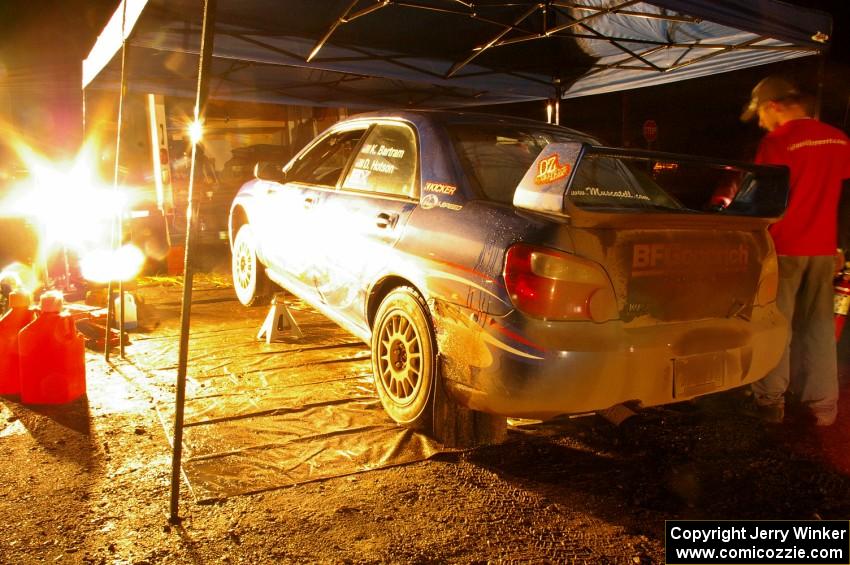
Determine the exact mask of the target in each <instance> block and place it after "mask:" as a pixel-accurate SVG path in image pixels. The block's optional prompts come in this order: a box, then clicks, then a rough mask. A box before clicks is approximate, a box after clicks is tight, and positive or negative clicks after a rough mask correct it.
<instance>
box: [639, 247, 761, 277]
mask: <svg viewBox="0 0 850 565" xmlns="http://www.w3.org/2000/svg"><path fill="white" fill-rule="evenodd" d="M748 262H749V250H748V249H747V247H746V246H745V245H744V244H741V245H739V246H738V247H735V248H732V249H723V248H714V249H695V248H693V247H691V246H687V245H682V244H678V243H636V244H635V245H634V247H633V249H632V276H635V277H641V276H643V277H646V276H652V275H661V274H669V273H671V272H679V271H690V270H700V271H705V270H709V271H714V270H717V269H721V270H723V271H727V272H731V271H743V270H746V268H747V265H748Z"/></svg>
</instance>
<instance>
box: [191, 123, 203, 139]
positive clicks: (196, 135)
mask: <svg viewBox="0 0 850 565" xmlns="http://www.w3.org/2000/svg"><path fill="white" fill-rule="evenodd" d="M203 137H204V126H203V125H202V124H201V122H200V121H199V120H194V121H193V122H192V123H190V124H189V139H191V140H192V143H193V144H194V145H197V144H198V143H200V142H201V139H202V138H203Z"/></svg>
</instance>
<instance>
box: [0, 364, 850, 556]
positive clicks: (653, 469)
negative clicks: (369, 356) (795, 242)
mask: <svg viewBox="0 0 850 565" xmlns="http://www.w3.org/2000/svg"><path fill="white" fill-rule="evenodd" d="M845 358H846V357H845ZM118 368H119V369H120V366H119V367H118ZM124 374H125V372H123V371H116V370H115V368H114V367H111V366H109V365H107V364H105V363H104V361H103V358H102V356H99V355H95V354H90V355H89V358H88V378H89V386H88V390H89V394H88V397H87V399H86V400H85V401H78V402H76V403H73V404H71V405H68V406H62V407H52V408H49V409H41V408H38V409H33V408H30V407H25V406H22V405H20V404H19V403H17V402H16V401H15V400H14V399H9V398H2V399H0V460H2V463H0V516H3V517H4V519H3V521H4V526H3V528H2V531H3V534H2V536H0V563H42V562H61V563H136V564H145V563H148V564H153V563H264V562H281V563H316V562H321V563H442V562H450V563H488V562H492V563H594V564H595V563H662V562H663V549H664V539H663V529H664V520H667V519H676V518H692V519H750V518H752V519H756V518H770V519H791V518H801V519H820V518H822V519H844V520H846V519H847V518H848V517H850V445H848V443H850V433H848V432H850V401H848V398H850V390H848V387H847V386H846V385H845V386H844V388H843V391H842V392H843V397H842V414H841V416H840V418H839V421H838V423H837V424H836V426H834V427H832V428H829V429H815V428H810V427H806V426H805V425H803V424H802V423H800V422H795V421H790V422H788V423H786V424H783V425H781V426H767V425H764V424H761V423H759V422H755V421H752V420H750V419H747V418H746V417H743V416H740V415H738V414H737V413H736V412H735V410H733V406H734V403H735V398H734V395H731V394H725V395H719V396H717V395H716V396H713V397H708V398H706V399H703V400H701V401H697V402H691V403H684V404H679V405H673V406H670V407H666V408H660V409H653V410H645V411H642V412H641V413H640V414H639V415H637V416H635V417H633V418H631V419H629V420H627V421H626V422H625V423H624V424H622V425H621V426H620V427H614V426H612V425H610V424H609V423H607V422H605V421H604V420H602V419H601V418H598V417H595V416H591V417H584V418H574V419H564V420H561V421H556V422H551V423H547V424H537V425H531V426H522V427H518V428H514V429H512V430H511V432H510V434H509V437H508V441H507V442H506V443H505V444H502V445H497V446H486V447H480V448H478V449H474V450H469V451H465V452H459V453H449V454H441V455H438V456H436V457H434V458H432V459H430V460H428V461H424V462H420V463H414V464H410V465H405V466H399V467H392V468H387V469H381V470H377V471H371V472H368V473H361V474H357V475H352V476H348V477H342V478H335V479H328V480H324V481H317V482H311V483H306V484H302V485H298V486H294V487H289V488H283V489H279V490H274V491H269V492H266V493H263V494H258V495H250V496H238V497H233V498H229V499H226V500H223V501H219V502H215V503H212V504H203V505H199V504H196V503H194V502H193V501H192V500H191V498H190V497H189V495H188V493H187V489H186V488H183V489H182V491H181V493H182V496H181V516H182V518H183V521H182V523H181V524H180V525H170V524H169V523H168V520H167V514H168V498H169V481H170V463H171V456H170V449H169V447H168V440H167V438H166V436H165V433H164V432H163V428H162V425H161V422H160V421H159V418H158V416H157V413H156V411H155V410H154V407H153V404H152V403H151V402H150V400H149V399H148V397H147V396H146V395H145V394H144V392H143V390H142V389H141V388H139V387H137V386H136V385H135V384H134V383H133V382H131V381H130V380H128V379H127V378H126V377H125V376H124ZM846 377H847V375H846V374H845V375H844V376H843V380H844V382H845V383H846V382H847V378H846Z"/></svg>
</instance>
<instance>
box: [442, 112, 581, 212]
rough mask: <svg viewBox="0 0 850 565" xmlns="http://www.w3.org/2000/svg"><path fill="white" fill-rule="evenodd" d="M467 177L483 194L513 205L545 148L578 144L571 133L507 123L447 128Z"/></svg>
mask: <svg viewBox="0 0 850 565" xmlns="http://www.w3.org/2000/svg"><path fill="white" fill-rule="evenodd" d="M447 127H448V130H449V134H450V135H451V137H452V142H453V143H454V147H455V151H457V154H458V157H459V158H460V161H461V165H462V166H463V169H464V172H465V173H466V176H467V177H468V178H469V181H470V182H471V183H472V185H473V187H474V188H476V189H477V190H478V192H479V193H480V194H482V195H483V196H485V197H486V198H488V199H490V200H495V201H497V202H504V203H507V204H510V203H511V202H513V198H514V191H515V190H516V187H517V185H518V184H519V182H520V181H521V180H522V177H523V176H524V175H525V173H526V171H528V168H529V167H531V165H532V163H534V160H535V159H536V158H537V156H538V155H539V154H540V152H541V151H542V150H543V148H544V147H546V146H547V145H549V144H550V143H553V142H568V141H576V136H574V135H570V132H569V131H564V132H563V133H562V132H559V131H557V130H555V129H545V128H535V127H533V126H517V125H507V124H480V123H476V124H450V125H448V126H447Z"/></svg>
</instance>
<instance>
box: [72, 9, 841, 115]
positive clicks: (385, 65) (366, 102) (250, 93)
mask: <svg viewBox="0 0 850 565" xmlns="http://www.w3.org/2000/svg"><path fill="white" fill-rule="evenodd" d="M201 8H202V3H201V2H198V1H197V0H123V1H122V3H121V5H119V7H118V9H117V10H116V12H115V13H114V15H113V17H112V19H111V20H110V22H109V23H108V24H107V26H106V27H105V28H104V30H103V32H102V33H101V35H100V37H99V38H98V40H97V43H96V44H95V46H94V48H93V49H92V50H91V52H90V53H89V56H88V57H87V59H86V60H85V61H84V62H83V87H84V88H117V85H118V84H119V82H120V62H121V58H120V50H121V44H122V38H123V37H126V38H128V45H129V46H130V49H129V50H128V62H127V68H126V69H127V74H128V84H129V87H130V88H132V89H135V90H139V91H145V92H155V93H159V94H166V95H169V94H170V95H183V96H189V97H192V96H193V95H194V92H195V88H196V86H197V69H198V52H199V46H200V26H201V13H202V9H201ZM216 20H217V22H216V28H215V33H216V37H215V48H214V59H213V67H212V74H213V79H212V82H211V87H210V95H211V96H212V97H213V98H219V99H229V100H245V101H258V102H271V103H285V104H311V105H324V106H349V107H379V106H384V107H385V106H400V107H462V106H470V105H481V104H495V103H503V102H518V101H524V100H536V99H544V98H552V97H553V96H554V94H555V92H556V89H559V90H560V91H561V93H562V95H563V96H564V97H567V98H569V97H576V96H585V95H591V94H600V93H604V92H612V91H616V90H624V89H630V88H638V87H644V86H651V85H656V84H663V83H668V82H673V81H678V80H685V79H689V78H695V77H700V76H706V75H711V74H716V73H720V72H727V71H733V70H738V69H742V68H745V67H751V66H755V65H762V64H766V63H772V62H777V61H782V60H787V59H792V58H796V57H802V56H806V55H811V54H814V53H818V52H820V51H822V50H824V49H826V48H827V46H828V43H829V39H830V36H831V33H832V20H831V17H830V16H829V15H827V14H824V13H821V12H817V11H814V10H810V9H805V8H801V7H798V6H794V5H791V4H786V3H784V2H781V1H778V0H716V1H709V0H652V1H637V0H572V1H566V0H547V1H527V0H510V1H506V0H479V1H465V0H379V1H375V0H323V1H321V2H316V1H315V0H218V9H217V17H216ZM122 29H123V30H124V31H123V33H122Z"/></svg>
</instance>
